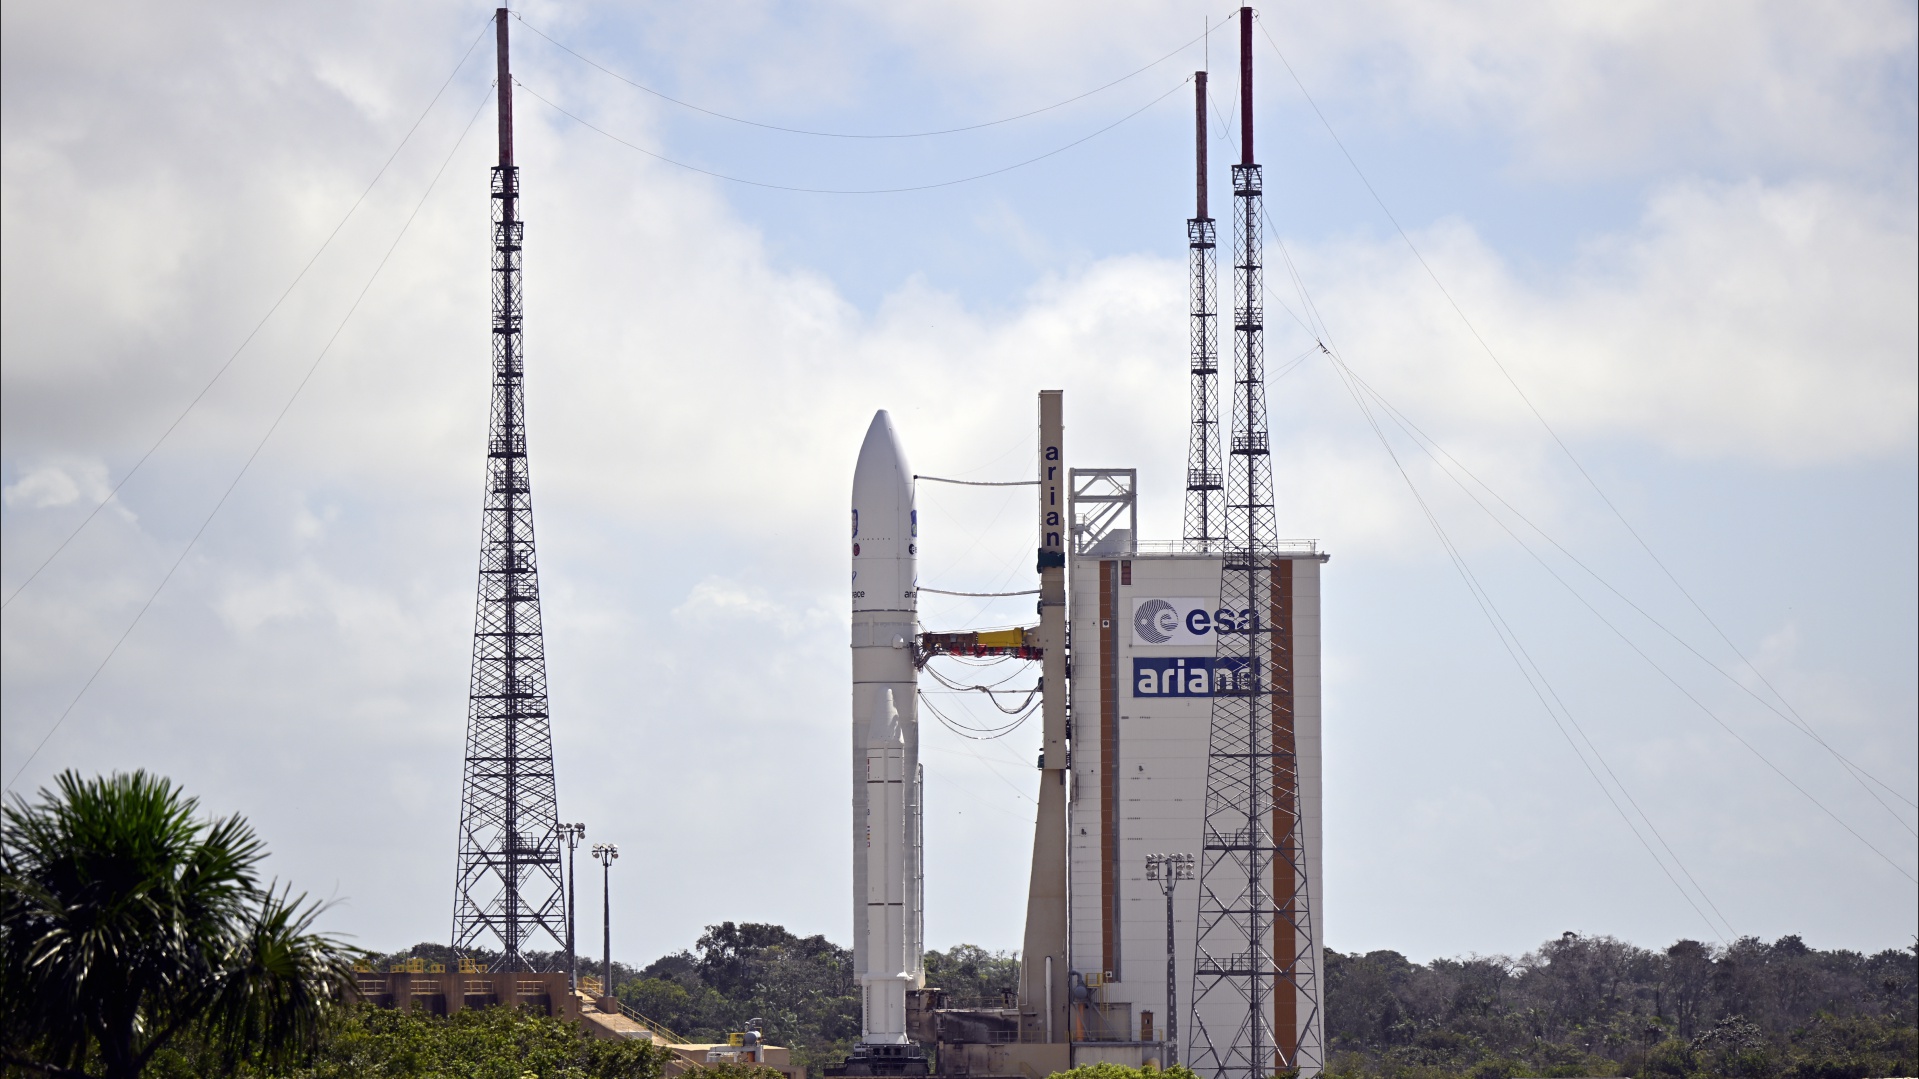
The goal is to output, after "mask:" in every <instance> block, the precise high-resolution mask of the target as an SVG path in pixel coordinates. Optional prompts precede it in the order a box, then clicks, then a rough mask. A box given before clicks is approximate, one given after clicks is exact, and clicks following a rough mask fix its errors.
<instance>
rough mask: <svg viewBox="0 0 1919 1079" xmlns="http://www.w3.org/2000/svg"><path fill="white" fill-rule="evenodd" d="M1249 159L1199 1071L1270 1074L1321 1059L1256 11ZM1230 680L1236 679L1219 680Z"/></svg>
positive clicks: (1248, 76)
mask: <svg viewBox="0 0 1919 1079" xmlns="http://www.w3.org/2000/svg"><path fill="white" fill-rule="evenodd" d="M1239 49H1240V54H1239V121H1240V136H1239V137H1240V146H1239V149H1240V163H1239V164H1237V165H1234V166H1233V283H1234V293H1235V295H1234V311H1233V330H1234V337H1233V437H1232V443H1231V446H1230V448H1229V451H1228V456H1227V460H1228V472H1229V477H1228V481H1227V484H1226V510H1227V514H1226V536H1227V538H1226V543H1225V549H1224V558H1223V560H1222V562H1221V567H1220V581H1219V606H1220V608H1221V609H1223V610H1227V611H1243V612H1246V613H1247V615H1246V616H1242V617H1240V618H1238V619H1236V620H1234V624H1233V625H1232V626H1231V627H1229V626H1228V625H1227V624H1226V623H1225V622H1221V623H1220V624H1219V626H1218V628H1217V631H1216V632H1215V634H1214V639H1215V643H1216V654H1215V657H1214V660H1213V678H1214V683H1213V684H1214V687H1215V688H1214V695H1213V707H1212V726H1211V731H1210V733H1209V736H1208V744H1207V756H1206V806H1205V823H1204V826H1203V827H1202V830H1201V833H1200V840H1201V851H1202V854H1201V856H1200V871H1199V921H1198V926H1197V934H1196V940H1195V944H1196V949H1195V955H1194V962H1193V1047H1192V1052H1191V1054H1190V1059H1191V1061H1192V1068H1193V1070H1194V1071H1197V1072H1199V1073H1200V1074H1202V1075H1211V1076H1213V1077H1214V1079H1264V1077H1265V1076H1269V1075H1273V1074H1275V1073H1278V1072H1282V1071H1286V1070H1289V1069H1297V1070H1298V1072H1299V1074H1301V1075H1305V1076H1317V1075H1318V1074H1319V1073H1320V1070H1321V1068H1322V1067H1323V1065H1324V1056H1325V1054H1324V1051H1323V1046H1322V1041H1323V1039H1322V1038H1321V1035H1320V1032H1321V1030H1323V1025H1322V1023H1321V1020H1320V1015H1319V1010H1318V1001H1319V987H1318V984H1317V977H1316V971H1315V970H1314V961H1313V957H1314V956H1315V955H1317V954H1318V953H1317V950H1316V949H1315V948H1314V946H1313V918H1312V915H1313V911H1312V904H1311V901H1310V900H1311V890H1310V889H1309V887H1308V881H1307V866H1308V862H1307V858H1306V850H1305V836H1304V831H1303V827H1302V821H1301V812H1300V809H1301V807H1300V797H1299V791H1300V787H1299V756H1298V746H1297V738H1296V731H1295V723H1294V704H1295V699H1294V677H1293V674H1294V670H1293V667H1294V660H1293V655H1292V641H1293V639H1294V634H1293V629H1292V625H1291V619H1292V613H1291V611H1292V595H1293V593H1292V588H1293V580H1294V578H1293V574H1292V567H1291V564H1290V563H1289V562H1287V561H1286V560H1284V559H1281V558H1279V557H1278V556H1277V555H1278V548H1277V542H1276V537H1275V535H1274V529H1275V524H1274V518H1273V474H1272V462H1271V458H1270V456H1269V455H1268V445H1267V442H1268V440H1267V424H1266V372H1265V363H1264V360H1265V356H1264V348H1265V342H1264V334H1265V320H1264V315H1263V306H1264V305H1263V303H1262V301H1263V299H1264V297H1265V283H1264V280H1263V278H1262V267H1261V265H1260V261H1261V256H1260V247H1261V244H1260V229H1261V227H1262V226H1263V224H1264V214H1263V212H1262V208H1261V202H1262V198H1263V196H1262V192H1261V176H1260V167H1259V165H1258V164H1257V163H1256V159H1255V158H1254V156H1253V9H1252V8H1249V7H1247V8H1241V9H1240V12H1239ZM1222 675H1227V676H1228V677H1227V679H1226V681H1225V682H1224V684H1222V681H1221V677H1222Z"/></svg>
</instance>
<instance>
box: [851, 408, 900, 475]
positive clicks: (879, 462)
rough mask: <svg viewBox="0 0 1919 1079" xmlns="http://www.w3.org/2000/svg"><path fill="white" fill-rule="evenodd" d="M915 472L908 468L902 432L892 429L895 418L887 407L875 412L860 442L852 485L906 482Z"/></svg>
mask: <svg viewBox="0 0 1919 1079" xmlns="http://www.w3.org/2000/svg"><path fill="white" fill-rule="evenodd" d="M911 475H912V473H911V472H909V471H907V468H906V452H905V451H904V450H902V449H901V448H900V440H899V435H898V434H897V433H895V432H894V430H893V417H892V416H890V415H888V414H887V412H886V410H885V409H883V408H882V409H880V410H879V411H878V412H875V413H873V422H872V424H871V425H869V426H868V427H867V428H866V441H864V442H862V443H860V459H859V464H858V465H856V466H854V469H853V487H854V489H855V490H858V489H859V488H861V487H869V486H875V485H882V484H884V485H888V486H891V485H893V484H902V485H903V484H905V483H906V482H907V479H908V477H909V476H911Z"/></svg>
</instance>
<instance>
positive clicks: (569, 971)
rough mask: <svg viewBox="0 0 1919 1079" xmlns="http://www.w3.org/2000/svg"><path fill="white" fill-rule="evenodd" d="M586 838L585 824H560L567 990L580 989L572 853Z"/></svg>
mask: <svg viewBox="0 0 1919 1079" xmlns="http://www.w3.org/2000/svg"><path fill="white" fill-rule="evenodd" d="M585 838H586V825H584V824H562V825H560V839H561V840H563V841H564V842H565V843H566V987H567V991H568V992H573V993H577V992H579V991H580V966H579V959H578V949H577V948H576V947H574V943H573V930H574V926H575V923H576V922H577V921H578V920H579V919H578V914H579V907H580V905H579V903H578V899H579V895H578V892H579V886H580V874H579V871H578V870H577V869H575V868H574V866H573V854H574V852H575V851H577V850H578V849H579V847H580V840H582V839H585Z"/></svg>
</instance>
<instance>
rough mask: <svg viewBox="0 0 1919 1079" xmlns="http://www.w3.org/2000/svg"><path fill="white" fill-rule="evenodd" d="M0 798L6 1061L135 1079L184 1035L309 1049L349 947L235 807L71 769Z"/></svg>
mask: <svg viewBox="0 0 1919 1079" xmlns="http://www.w3.org/2000/svg"><path fill="white" fill-rule="evenodd" d="M55 788H56V789H55V790H54V791H47V790H44V789H43V790H41V791H40V800H39V802H38V803H37V804H34V805H29V804H28V803H27V802H26V800H24V799H22V798H20V797H19V796H17V795H16V796H14V798H13V800H12V803H11V804H10V805H7V806H5V807H4V808H0V960H3V961H4V964H5V966H4V969H3V970H0V1061H3V1062H4V1063H6V1064H8V1065H11V1066H12V1067H14V1068H22V1069H26V1070H28V1071H33V1072H38V1073H40V1074H43V1075H54V1076H91V1075H94V1074H99V1075H102V1076H104V1077H106V1079H136V1077H138V1076H139V1075H140V1073H141V1071H142V1070H143V1069H144V1068H145V1067H146V1065H147V1063H148V1061H150V1060H151V1059H152V1058H153V1055H154V1054H155V1053H156V1052H158V1051H159V1050H161V1049H162V1048H164V1047H166V1046H167V1045H168V1044H169V1043H170V1042H174V1041H175V1040H176V1039H183V1038H191V1039H193V1040H194V1041H197V1042H198V1043H199V1044H201V1045H203V1046H205V1047H206V1049H207V1050H208V1051H209V1052H210V1053H213V1054H215V1055H216V1056H218V1057H219V1058H222V1059H224V1061H225V1062H227V1063H228V1064H229V1065H231V1064H233V1063H237V1062H238V1061H240V1060H256V1061H261V1062H267V1063H282V1062H286V1061H289V1060H293V1059H297V1058H300V1057H303V1056H306V1055H308V1054H310V1053H311V1052H312V1051H313V1050H314V1049H315V1048H316V1047H317V1046H318V1043H319V1039H320V1036H321V1034H322V1032H323V1030H324V1027H325V1025H326V1022H327V1020H328V1019H329V1017H330V1015H331V1014H332V1013H333V1011H334V1010H335V1009H336V1008H337V1007H338V1006H339V1005H340V1004H341V1003H343V1002H344V1001H346V1000H348V999H350V996H351V992H352V978H353V973H352V967H351V964H352V960H353V959H354V958H355V956H356V953H355V952H354V950H353V949H350V948H347V947H346V946H344V945H343V944H341V943H340V942H339V941H338V940H337V939H336V938H334V937H331V936H327V935H323V934H318V933H315V932H313V922H314V919H315V917H316V916H317V915H318V914H319V913H320V910H321V909H322V908H321V907H320V906H319V905H318V904H315V903H310V902H308V901H307V899H306V897H305V896H304V895H302V896H297V897H296V896H293V895H292V894H291V892H290V890H288V889H284V888H277V887H276V886H274V885H272V884H269V885H267V886H265V887H262V886H261V884H260V879H259V875H258V873H257V872H256V868H257V866H258V865H259V863H260V861H261V859H262V858H264V857H265V856H266V848H265V845H264V844H262V843H261V842H260V840H259V838H258V837H256V836H255V835H254V832H253V829H252V828H251V827H250V826H249V825H248V824H247V822H246V821H245V820H244V819H243V818H241V817H239V816H237V815H236V816H231V817H227V818H225V819H222V820H206V821H202V820H196V819H195V814H196V812H197V811H198V809H199V802H198V801H197V800H196V799H193V798H189V797H186V796H185V795H184V794H183V793H182V792H181V791H180V790H179V789H178V788H176V787H175V786H174V785H173V784H172V783H171V782H169V781H168V780H166V779H163V778H160V777H158V776H150V775H148V774H147V773H145V772H134V773H133V774H131V775H123V774H115V775H112V776H107V777H104V778H96V779H92V780H85V779H82V778H81V777H80V776H79V775H78V774H76V773H74V772H71V771H69V772H64V773H62V774H61V775H60V776H59V778H58V779H57V780H56V781H55Z"/></svg>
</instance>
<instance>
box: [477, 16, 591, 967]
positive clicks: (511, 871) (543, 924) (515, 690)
mask: <svg viewBox="0 0 1919 1079" xmlns="http://www.w3.org/2000/svg"><path fill="white" fill-rule="evenodd" d="M495 19H496V22H497V26H496V28H495V33H496V34H497V40H498V43H499V80H500V85H499V108H500V163H499V164H498V165H496V166H494V168H493V419H492V430H491V433H490V435H489V437H488V440H487V468H486V506H485V509H484V511H483V513H482V516H481V526H480V588H479V592H480V595H479V603H478V610H477V612H476V613H475V616H474V626H473V682H472V689H471V694H470V697H469V700H468V708H467V725H466V766H465V769H464V775H463V777H462V782H461V792H460V855H459V865H458V869H457V871H456V872H457V877H456V880H455V884H454V889H453V950H454V952H455V953H457V954H461V955H464V954H466V953H467V952H468V951H470V950H471V949H473V948H475V947H477V946H480V945H481V944H482V942H483V941H494V942H497V946H498V947H499V950H500V951H501V953H502V961H503V964H504V966H505V969H506V970H509V971H514V970H525V969H526V960H525V958H524V952H525V951H526V949H527V945H528V943H529V942H530V940H531V938H532V937H533V936H534V934H535V933H544V934H546V935H547V936H548V937H550V938H551V939H552V941H553V945H554V946H555V947H563V946H564V942H565V940H566V931H565V918H564V913H563V908H564V899H565V895H566V889H565V885H564V882H563V879H562V877H561V875H560V834H559V819H558V818H559V808H558V792H557V788H556V787H555V784H554V779H553V738H552V733H551V729H550V728H549V726H548V717H547V711H546V644H545V641H544V639H543V637H542V636H541V631H540V576H539V570H538V566H537V563H536V562H535V559H534V557H533V493H532V484H531V481H530V478H529V476H528V473H527V457H526V392H525V385H524V378H525V374H526V365H525V357H524V355H523V353H522V351H521V344H522V342H521V336H520V242H521V236H522V225H521V223H520V170H519V168H518V167H517V166H515V165H514V164H513V76H512V75H511V73H510V71H509V68H508V65H507V40H506V28H507V13H506V9H505V8H501V9H499V11H498V12H497V13H496V15H495Z"/></svg>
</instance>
